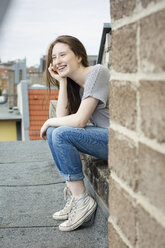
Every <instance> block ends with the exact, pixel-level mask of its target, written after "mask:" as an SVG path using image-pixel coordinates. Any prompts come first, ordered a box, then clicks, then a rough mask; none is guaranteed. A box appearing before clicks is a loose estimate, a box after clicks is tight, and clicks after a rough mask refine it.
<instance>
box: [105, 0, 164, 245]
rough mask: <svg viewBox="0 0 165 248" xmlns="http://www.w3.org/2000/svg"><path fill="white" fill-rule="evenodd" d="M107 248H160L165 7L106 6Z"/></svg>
mask: <svg viewBox="0 0 165 248" xmlns="http://www.w3.org/2000/svg"><path fill="white" fill-rule="evenodd" d="M110 9H111V20H112V23H111V24H112V37H111V50H110V71H111V88H110V110H111V116H110V117H111V125H110V134H109V168H110V171H111V175H110V181H109V192H110V193H109V211H110V217H109V220H108V227H109V247H110V248H122V247H138V248H139V247H140V248H144V247H145V248H147V247H148V248H151V247H153V248H163V247H165V235H164V234H165V42H164V40H165V1H163V0H162V1H161V0H125V1H122V0H110Z"/></svg>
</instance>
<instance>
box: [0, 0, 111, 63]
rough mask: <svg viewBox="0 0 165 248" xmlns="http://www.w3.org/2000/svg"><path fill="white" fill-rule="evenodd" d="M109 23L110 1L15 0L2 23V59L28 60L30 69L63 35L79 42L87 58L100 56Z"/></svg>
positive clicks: (0, 54)
mask: <svg viewBox="0 0 165 248" xmlns="http://www.w3.org/2000/svg"><path fill="white" fill-rule="evenodd" d="M107 22H110V4H109V0H58V1H57V0H13V1H12V4H11V5H10V8H9V9H8V11H7V14H6V16H5V18H4V21H3V23H2V24H3V25H2V28H1V34H0V35H1V37H0V59H1V61H2V62H5V61H8V60H13V59H23V58H25V57H26V61H27V66H33V65H36V64H39V63H40V58H41V57H42V56H43V55H45V54H46V53H47V49H48V46H49V44H50V43H51V42H52V41H53V40H54V39H55V38H56V37H57V36H59V35H62V34H67V35H72V36H75V37H77V38H78V39H80V40H81V42H82V43H83V44H84V46H85V48H86V50H87V54H88V55H98V52H99V47H100V41H101V35H102V30H103V25H104V23H107Z"/></svg>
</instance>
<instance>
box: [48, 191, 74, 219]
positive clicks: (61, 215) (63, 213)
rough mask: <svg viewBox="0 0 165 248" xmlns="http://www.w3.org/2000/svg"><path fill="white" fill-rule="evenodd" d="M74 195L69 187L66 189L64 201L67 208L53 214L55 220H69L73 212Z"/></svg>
mask: <svg viewBox="0 0 165 248" xmlns="http://www.w3.org/2000/svg"><path fill="white" fill-rule="evenodd" d="M72 198H73V197H72V193H71V191H70V189H69V188H68V187H65V188H64V199H65V200H66V204H65V207H64V208H63V209H62V210H60V211H58V212H56V213H54V214H53V219H55V220H67V219H68V214H69V213H70V211H71V203H72Z"/></svg>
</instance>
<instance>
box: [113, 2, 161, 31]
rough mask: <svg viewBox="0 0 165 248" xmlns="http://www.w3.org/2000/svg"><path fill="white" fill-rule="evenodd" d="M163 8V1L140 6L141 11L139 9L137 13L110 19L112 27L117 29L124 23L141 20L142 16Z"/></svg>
mask: <svg viewBox="0 0 165 248" xmlns="http://www.w3.org/2000/svg"><path fill="white" fill-rule="evenodd" d="M164 8H165V2H164V1H162V2H160V3H157V4H154V5H153V6H148V7H147V8H142V9H141V11H139V12H138V13H134V14H133V16H128V17H124V18H121V19H119V20H111V21H112V29H113V30H117V29H119V28H122V27H123V26H125V25H129V24H132V23H134V22H137V21H138V20H141V19H142V18H145V17H147V16H149V15H151V14H155V13H156V12H158V11H161V10H162V9H164Z"/></svg>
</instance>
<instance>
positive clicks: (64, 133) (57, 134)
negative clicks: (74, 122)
mask: <svg viewBox="0 0 165 248" xmlns="http://www.w3.org/2000/svg"><path fill="white" fill-rule="evenodd" d="M72 129H73V127H69V126H61V127H57V128H56V129H54V130H53V133H52V137H53V140H54V141H58V140H65V139H66V138H67V137H68V134H70V133H71V131H72Z"/></svg>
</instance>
